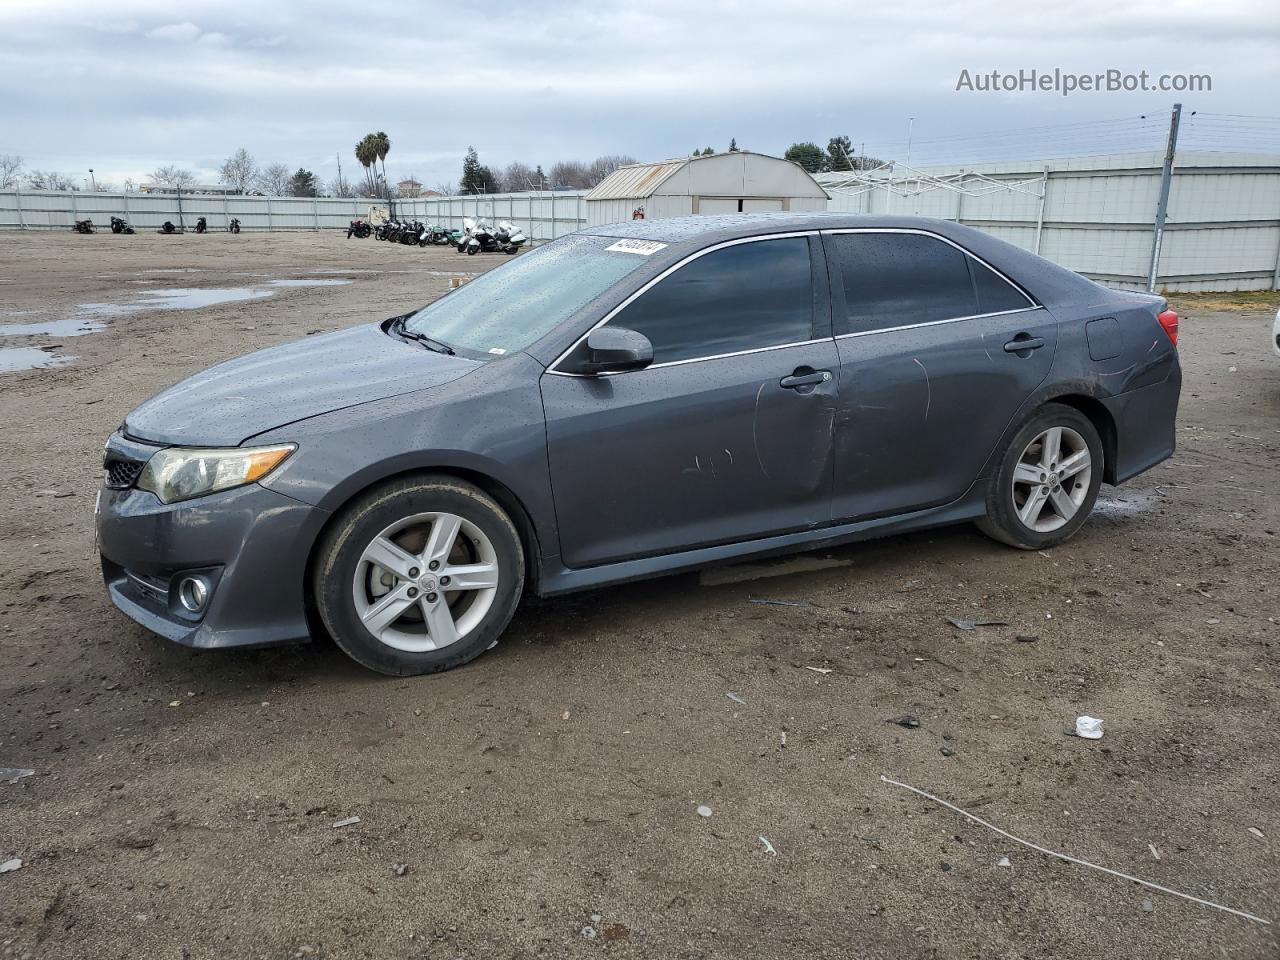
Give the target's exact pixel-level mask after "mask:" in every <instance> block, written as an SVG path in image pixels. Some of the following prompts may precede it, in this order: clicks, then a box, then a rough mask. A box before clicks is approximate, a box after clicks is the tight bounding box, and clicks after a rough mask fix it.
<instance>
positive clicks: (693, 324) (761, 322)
mask: <svg viewBox="0 0 1280 960" xmlns="http://www.w3.org/2000/svg"><path fill="white" fill-rule="evenodd" d="M609 324H610V325H611V326H616V327H626V328H628V329H631V330H636V331H639V332H640V333H643V334H644V335H645V336H646V337H648V338H649V341H650V342H651V343H652V344H653V361H654V363H672V362H675V361H677V360H694V359H698V358H701V357H714V356H718V355H720V354H725V353H737V352H739V351H743V350H755V349H759V348H761V347H774V346H780V345H783V344H788V343H803V342H805V341H807V340H810V339H812V338H813V274H812V269H811V266H810V262H809V241H808V239H807V238H805V237H784V238H781V239H778V240H757V241H752V242H750V243H737V244H733V245H731V246H728V247H722V248H721V249H719V250H713V251H712V252H711V253H707V254H703V255H702V256H701V257H698V258H697V259H696V260H694V261H692V262H690V263H687V264H685V265H684V266H683V267H681V268H680V269H679V270H677V271H676V272H675V273H672V274H671V275H670V276H667V277H666V278H664V279H663V280H660V281H659V282H658V283H657V284H656V285H655V286H653V287H652V288H651V289H649V290H646V291H645V292H644V293H643V294H641V295H640V296H639V297H638V298H637V299H636V300H634V301H632V302H631V303H630V304H628V305H627V306H626V307H625V308H623V310H622V311H621V312H620V313H618V314H617V315H616V316H615V317H614V318H613V319H612V320H610V321H609Z"/></svg>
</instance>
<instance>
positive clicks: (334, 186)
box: [329, 174, 356, 197]
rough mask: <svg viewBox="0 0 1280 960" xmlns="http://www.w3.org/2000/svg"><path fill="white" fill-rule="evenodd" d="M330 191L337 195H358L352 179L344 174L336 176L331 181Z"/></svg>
mask: <svg viewBox="0 0 1280 960" xmlns="http://www.w3.org/2000/svg"><path fill="white" fill-rule="evenodd" d="M329 193H331V194H332V195H333V196H335V197H354V196H355V195H356V191H355V188H354V187H352V186H351V181H350V180H348V179H347V178H346V177H344V176H342V174H338V176H336V177H334V178H333V179H332V180H330V181H329Z"/></svg>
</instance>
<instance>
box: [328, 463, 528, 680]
mask: <svg viewBox="0 0 1280 960" xmlns="http://www.w3.org/2000/svg"><path fill="white" fill-rule="evenodd" d="M430 512H443V513H451V514H454V515H455V516H458V517H461V518H462V519H463V520H465V521H469V522H471V523H473V524H475V525H476V526H477V527H478V528H479V529H480V530H481V531H482V532H483V533H484V535H485V536H486V537H488V539H489V541H490V543H491V544H492V545H493V547H494V550H495V552H496V555H497V566H498V585H497V592H496V595H495V596H494V598H493V602H492V605H491V606H490V608H489V610H488V611H487V612H486V613H485V614H484V617H483V619H481V621H480V622H479V623H478V624H477V625H476V626H475V627H474V628H473V629H472V630H471V631H470V632H469V633H467V634H466V635H465V636H463V637H461V638H460V639H458V640H457V641H455V642H454V643H452V644H450V645H448V646H446V647H443V648H441V649H439V650H429V651H424V652H407V651H403V650H400V649H397V648H395V647H392V646H389V645H387V644H385V643H383V642H382V641H381V640H379V639H378V638H377V637H375V636H374V635H373V634H372V633H370V632H369V630H368V629H367V628H366V627H365V625H364V624H363V623H362V622H361V620H360V617H359V615H358V613H357V611H356V606H355V599H354V597H353V584H354V583H355V582H356V580H355V577H356V568H357V565H358V564H359V562H360V557H361V554H362V553H363V552H364V550H365V547H366V546H368V544H369V543H370V542H371V541H372V540H373V539H374V538H375V537H377V536H378V534H379V533H380V532H381V531H383V530H385V529H386V528H387V527H388V526H390V525H392V524H394V523H396V522H397V521H398V520H401V519H404V518H406V517H411V516H413V515H414V514H418V513H430ZM316 557H317V558H316V563H315V569H314V575H313V576H314V580H313V588H314V596H315V602H316V608H317V611H318V613H319V614H320V619H321V620H322V621H323V623H324V625H325V627H326V628H327V629H328V631H329V633H330V635H331V636H332V637H333V639H334V641H335V642H336V643H337V644H338V646H339V647H341V648H342V650H343V651H344V652H345V653H346V654H347V655H348V656H350V657H351V658H352V659H353V660H355V661H356V662H357V663H360V664H362V665H363V666H366V667H368V668H369V669H370V670H376V671H377V672H378V673H385V674H388V675H390V676H397V677H408V676H415V675H418V674H424V673H436V672H439V671H441V670H448V669H450V668H452V667H457V666H461V665H462V664H464V663H467V662H468V661H470V660H473V659H475V658H476V657H478V656H479V655H480V654H482V653H484V652H485V651H486V650H488V649H489V648H490V647H492V646H494V645H495V644H496V643H497V642H498V638H499V637H500V636H501V635H502V632H503V631H504V630H505V629H506V627H507V624H508V623H510V622H511V617H512V616H513V615H514V614H515V610H516V606H517V605H518V604H519V602H520V596H521V593H522V592H523V589H524V550H523V548H522V547H521V545H520V536H519V534H518V533H517V532H516V528H515V525H514V524H513V523H512V522H511V518H510V517H508V516H507V514H506V513H505V512H504V511H503V509H502V508H501V507H500V506H498V504H497V503H495V502H494V501H493V499H492V498H491V497H489V496H488V495H487V494H486V493H484V491H482V490H480V489H479V488H478V487H475V486H472V485H471V484H469V483H466V482H464V481H462V480H458V479H455V478H453V477H448V476H442V475H438V474H420V475H417V476H412V477H407V478H404V479H400V480H393V481H391V482H389V483H386V484H383V485H382V486H379V487H376V488H374V489H372V490H370V491H368V492H367V493H365V494H363V495H361V496H360V497H358V498H357V499H356V500H355V501H353V502H352V503H350V504H349V505H348V506H347V507H346V508H345V509H344V510H343V511H342V513H341V514H339V516H338V517H336V518H335V520H334V522H333V523H332V524H331V526H330V527H329V529H328V531H327V532H326V533H325V535H324V537H323V539H322V540H321V542H320V544H319V549H318V552H317V555H316Z"/></svg>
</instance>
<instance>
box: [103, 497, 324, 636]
mask: <svg viewBox="0 0 1280 960" xmlns="http://www.w3.org/2000/svg"><path fill="white" fill-rule="evenodd" d="M327 517H328V514H327V512H326V511H324V510H321V509H319V508H317V507H313V506H311V505H310V504H305V503H302V502H300V501H298V500H294V499H293V498H291V497H287V496H284V495H283V494H280V493H276V492H274V491H272V490H267V489H266V488H264V487H261V486H258V485H257V484H250V485H248V486H244V487H238V488H236V489H234V490H227V491H223V492H222V493H215V494H210V495H209V496H205V497H198V498H196V499H194V500H187V501H185V502H182V503H173V504H163V503H161V502H160V500H159V499H158V498H157V497H156V496H155V495H154V494H152V493H149V492H147V491H145V490H138V489H137V488H135V487H129V488H127V489H111V488H109V487H104V488H103V490H102V493H101V498H100V501H99V509H98V517H97V530H98V547H99V551H100V553H101V555H102V576H103V580H104V581H105V582H106V586H107V593H108V594H109V595H110V597H111V602H112V603H114V604H115V605H116V606H117V607H118V608H119V609H120V610H121V611H123V612H124V613H125V614H127V615H128V616H130V617H132V618H133V619H134V620H136V621H137V622H138V623H140V624H142V625H143V626H144V627H146V628H147V629H148V630H151V631H153V632H154V633H158V634H160V635H161V636H162V637H167V638H168V639H170V640H173V641H175V642H177V643H181V644H184V645H185V646H189V647H199V648H212V647H246V646H273V645H276V644H281V643H296V642H302V641H306V640H307V639H309V632H308V628H307V615H306V599H305V580H306V564H307V557H308V555H309V553H310V550H311V546H312V544H313V543H314V542H315V538H316V535H317V534H318V533H319V530H320V528H321V527H322V526H323V524H324V521H325V520H326V519H327ZM193 573H199V574H200V575H201V576H203V577H204V579H205V580H206V582H207V583H208V584H209V585H210V595H209V599H208V601H207V603H206V604H205V607H204V609H203V610H202V611H201V612H200V613H199V614H191V613H189V612H188V611H186V610H185V609H184V608H183V607H182V605H181V603H180V602H179V599H178V595H177V589H178V583H179V581H180V580H181V578H182V577H183V576H185V575H190V574H193Z"/></svg>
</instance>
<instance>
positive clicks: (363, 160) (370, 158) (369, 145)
mask: <svg viewBox="0 0 1280 960" xmlns="http://www.w3.org/2000/svg"><path fill="white" fill-rule="evenodd" d="M377 158H378V152H377V148H376V147H375V146H374V143H373V134H371V133H368V134H365V137H364V139H363V140H361V141H360V142H359V143H357V144H356V159H357V160H358V161H360V166H362V167H364V179H365V183H367V184H368V185H369V192H370V193H371V194H372V193H373V176H372V175H371V174H370V173H369V167H370V166H372V165H373V164H374V163H375V162H376V161H377Z"/></svg>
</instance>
